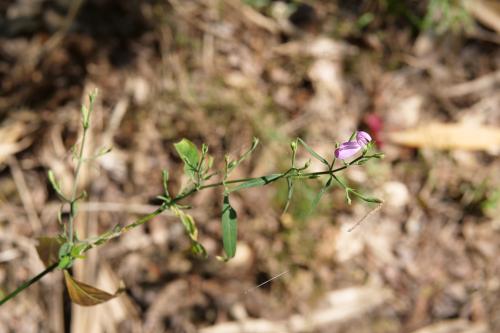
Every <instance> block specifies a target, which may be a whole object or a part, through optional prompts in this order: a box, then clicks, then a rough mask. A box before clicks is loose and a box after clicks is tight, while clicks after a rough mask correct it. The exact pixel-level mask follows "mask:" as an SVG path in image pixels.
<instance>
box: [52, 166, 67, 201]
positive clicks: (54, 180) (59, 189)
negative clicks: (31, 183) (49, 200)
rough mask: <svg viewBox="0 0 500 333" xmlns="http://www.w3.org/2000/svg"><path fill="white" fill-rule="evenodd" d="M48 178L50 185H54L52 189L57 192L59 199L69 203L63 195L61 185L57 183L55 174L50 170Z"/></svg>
mask: <svg viewBox="0 0 500 333" xmlns="http://www.w3.org/2000/svg"><path fill="white" fill-rule="evenodd" d="M47 176H48V177H49V182H50V185H52V188H53V189H54V191H56V193H57V195H58V196H59V198H60V199H62V200H64V201H68V199H66V197H65V196H64V193H62V190H61V185H59V182H58V181H57V179H56V176H55V175H54V172H53V171H52V170H49V172H48V173H47Z"/></svg>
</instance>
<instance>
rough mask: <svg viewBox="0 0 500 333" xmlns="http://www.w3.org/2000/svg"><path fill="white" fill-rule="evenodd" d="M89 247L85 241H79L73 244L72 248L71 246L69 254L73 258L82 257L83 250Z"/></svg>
mask: <svg viewBox="0 0 500 333" xmlns="http://www.w3.org/2000/svg"><path fill="white" fill-rule="evenodd" d="M88 247H90V245H89V244H88V243H87V242H80V243H78V244H75V245H74V246H73V247H72V248H71V256H72V257H73V258H81V257H82V254H83V252H85V250H86V249H87V248H88Z"/></svg>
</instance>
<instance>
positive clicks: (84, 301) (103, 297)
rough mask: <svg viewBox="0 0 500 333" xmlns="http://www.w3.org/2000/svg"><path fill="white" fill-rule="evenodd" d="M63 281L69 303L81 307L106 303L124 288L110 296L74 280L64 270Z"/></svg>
mask: <svg viewBox="0 0 500 333" xmlns="http://www.w3.org/2000/svg"><path fill="white" fill-rule="evenodd" d="M64 280H65V282H66V288H68V294H69V297H70V298H71V301H73V303H76V304H78V305H82V306H92V305H97V304H101V303H104V302H107V301H109V300H110V299H113V298H115V297H116V296H118V294H119V293H121V292H122V291H123V290H124V287H123V286H120V288H118V290H117V291H116V292H115V293H114V294H110V293H108V292H106V291H104V290H101V289H97V288H95V287H92V286H90V285H88V284H86V283H83V282H80V281H77V280H75V279H74V278H73V277H72V276H71V275H70V274H69V273H68V271H66V270H65V271H64Z"/></svg>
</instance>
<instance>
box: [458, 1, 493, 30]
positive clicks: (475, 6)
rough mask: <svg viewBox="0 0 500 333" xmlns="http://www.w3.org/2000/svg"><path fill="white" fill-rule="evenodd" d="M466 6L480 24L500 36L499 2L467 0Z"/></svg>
mask: <svg viewBox="0 0 500 333" xmlns="http://www.w3.org/2000/svg"><path fill="white" fill-rule="evenodd" d="M464 5H465V7H466V8H467V10H468V11H470V13H471V14H472V16H474V17H475V18H476V19H477V20H478V21H479V22H481V23H483V24H484V25H486V26H488V27H490V28H492V29H494V30H495V31H496V32H497V33H499V34H500V2H498V1H497V0H465V1H464Z"/></svg>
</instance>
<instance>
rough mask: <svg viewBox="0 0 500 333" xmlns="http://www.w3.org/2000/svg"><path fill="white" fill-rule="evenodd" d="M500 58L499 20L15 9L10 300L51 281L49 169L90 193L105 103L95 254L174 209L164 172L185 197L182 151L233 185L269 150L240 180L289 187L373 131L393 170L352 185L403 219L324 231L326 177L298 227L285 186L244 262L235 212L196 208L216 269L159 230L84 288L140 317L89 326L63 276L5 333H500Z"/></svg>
mask: <svg viewBox="0 0 500 333" xmlns="http://www.w3.org/2000/svg"><path fill="white" fill-rule="evenodd" d="M499 44H500V5H499V2H498V1H495V0H468V1H467V0H464V1H459V0H427V1H416V0H364V1H362V0H352V1H340V0H329V1H320V0H310V1H307V0H303V1H292V0H290V1H273V0H245V1H242V0H197V1H190V0H149V1H138V0H129V1H113V0H73V1H69V0H11V1H1V2H0V120H1V124H0V293H3V294H5V293H7V292H8V291H11V290H13V289H15V288H16V287H17V286H18V285H19V284H20V283H22V281H24V280H25V279H27V278H29V277H31V276H33V275H35V274H37V273H38V272H40V271H41V270H43V264H42V263H41V261H40V260H39V259H38V257H37V254H36V251H35V245H36V237H38V236H41V235H55V234H57V233H58V232H59V228H58V223H57V211H58V209H59V208H60V202H59V201H58V199H57V197H56V195H55V193H54V191H53V190H51V189H50V186H49V185H48V181H47V170H48V169H52V170H54V173H55V174H56V176H57V177H58V178H59V179H60V180H61V182H62V187H63V189H65V190H66V191H69V188H70V186H71V181H72V175H73V168H74V163H73V162H72V159H71V153H70V148H71V147H72V145H73V144H75V141H76V140H77V138H78V135H79V134H80V132H81V123H80V119H79V117H80V111H79V108H80V105H81V103H82V102H83V101H86V94H87V93H88V92H89V91H90V90H91V89H93V88H96V87H97V88H98V89H99V91H100V94H99V97H98V99H97V102H96V111H95V113H94V115H93V124H92V130H91V135H90V138H89V140H90V141H89V150H88V151H90V149H92V150H96V149H98V148H99V147H102V146H112V147H113V150H112V152H111V153H109V154H107V155H105V156H103V157H102V158H100V159H98V160H96V161H92V162H91V163H88V164H86V165H85V170H84V173H83V176H82V177H81V179H80V180H81V182H80V184H79V186H80V188H81V189H86V190H87V192H88V194H89V196H88V200H87V201H86V202H84V203H82V204H81V205H80V215H79V218H78V220H77V224H78V227H77V228H78V232H79V234H80V237H83V236H85V235H95V234H97V233H99V232H103V231H105V230H108V229H110V228H112V227H113V226H114V225H116V224H118V223H119V224H120V225H124V224H126V223H130V222H131V221H133V220H134V219H136V218H138V217H140V216H141V215H143V214H147V213H149V212H151V211H153V210H154V209H155V207H157V206H156V205H158V202H157V201H156V200H155V199H154V198H155V196H156V195H159V194H161V193H162V183H161V170H162V169H163V168H166V169H168V170H169V171H170V175H171V191H172V192H174V193H175V192H176V191H177V190H178V189H179V188H180V186H181V185H182V182H183V181H185V179H184V178H183V175H182V172H183V171H182V162H181V161H180V159H179V158H178V157H177V155H176V154H175V150H174V149H173V146H172V144H173V143H175V142H177V141H179V140H180V139H181V138H183V137H186V138H189V139H190V140H192V141H193V142H195V143H196V144H197V145H201V143H203V142H205V143H207V144H208V145H209V147H210V150H211V153H212V154H213V155H214V156H215V158H216V161H217V162H216V166H217V167H221V166H222V162H223V156H224V153H229V154H231V155H232V156H237V155H238V154H240V153H241V152H243V151H244V150H245V149H246V148H247V147H248V146H249V145H250V143H251V140H252V137H253V136H256V137H259V138H260V139H261V143H262V144H261V145H260V146H259V148H258V149H257V150H256V151H255V152H254V154H253V156H252V158H251V160H250V161H247V162H245V163H244V164H243V165H241V166H240V167H239V168H238V169H237V170H236V171H235V172H234V173H233V175H232V177H235V178H236V177H238V178H239V177H250V176H260V175H265V174H268V173H273V172H275V171H283V170H286V169H287V168H288V167H289V166H290V149H289V143H290V141H291V140H293V139H294V138H295V137H297V136H300V137H301V138H303V139H304V140H305V141H306V142H307V143H308V144H309V145H310V146H312V147H313V148H314V149H316V150H317V151H318V152H319V153H321V154H322V155H323V156H325V157H327V158H328V159H331V158H332V157H333V150H334V147H335V142H342V141H345V140H346V139H347V138H348V137H349V135H350V134H351V133H352V131H354V130H356V129H363V130H366V131H368V132H369V133H370V134H371V135H372V136H373V138H375V139H376V142H377V149H378V150H380V151H381V152H383V153H384V154H385V156H386V157H385V159H383V160H374V161H370V162H369V163H368V164H366V165H364V166H360V167H354V168H351V169H349V170H348V172H345V173H343V174H342V177H344V179H345V181H346V182H348V183H349V184H350V185H351V186H353V187H356V188H358V189H360V190H361V191H363V192H365V193H369V194H371V195H375V196H378V197H380V198H383V199H384V201H385V203H384V205H383V206H382V207H381V209H378V210H374V209H375V208H376V207H374V206H373V205H372V206H370V205H368V204H366V203H362V202H359V201H357V200H355V201H353V204H352V205H347V204H346V203H345V199H344V195H343V191H342V190H341V189H339V188H333V189H332V190H331V191H329V192H328V193H327V194H325V196H324V197H323V199H322V201H321V202H320V205H319V207H318V209H317V210H315V211H314V212H313V213H312V214H308V211H309V207H310V204H311V201H312V200H313V198H314V196H315V194H316V193H317V192H318V191H319V189H320V188H321V185H322V183H321V180H310V181H307V182H303V183H297V188H296V191H295V197H294V198H293V200H292V202H291V206H290V209H289V211H288V212H287V213H286V214H282V210H283V206H284V204H285V202H286V196H287V188H286V183H276V184H273V185H270V186H266V187H263V188H255V189H248V190H244V191H241V192H239V193H237V194H236V195H234V196H233V198H232V204H233V206H234V207H235V209H236V210H237V212H238V217H239V242H238V248H237V255H236V257H235V258H234V259H233V260H231V261H229V262H228V263H223V262H220V261H218V260H216V259H215V258H214V257H215V256H216V255H220V254H221V253H222V246H221V244H222V242H221V231H220V220H219V219H220V217H219V216H220V210H221V195H222V192H221V190H220V189H212V190H207V191H203V192H201V193H199V194H197V195H196V196H194V197H192V198H190V199H189V200H188V201H187V203H189V204H191V205H192V206H193V208H192V209H191V210H190V213H191V214H192V215H193V216H194V218H195V220H196V223H197V226H198V228H199V240H200V242H201V243H202V244H203V245H204V246H205V247H206V248H207V251H208V252H209V255H210V256H209V257H208V258H207V259H203V258H199V257H196V256H194V255H192V254H191V253H190V252H189V248H190V242H189V238H188V237H187V236H186V235H185V232H184V230H183V227H182V225H181V224H180V223H179V222H178V221H177V220H176V218H175V217H173V216H171V215H169V214H165V215H162V216H159V217H157V218H156V219H155V220H154V221H151V222H150V223H148V224H146V225H144V226H143V227H141V228H137V229H135V230H134V231H133V232H130V233H128V234H126V235H124V236H123V237H121V238H119V239H116V240H113V241H112V242H110V243H109V244H107V245H105V246H102V247H100V248H98V249H95V250H92V251H90V252H88V256H87V259H86V260H84V261H79V262H78V263H77V264H76V265H75V266H74V268H73V274H74V276H75V277H76V278H77V279H79V280H81V281H84V282H86V283H89V284H91V285H95V286H98V287H100V288H102V289H104V290H108V291H113V290H115V289H116V287H117V286H118V283H119V281H120V280H123V281H124V282H125V285H126V286H127V290H126V292H125V293H124V294H123V295H122V296H120V297H118V298H117V299H115V300H113V301H111V302H108V303H105V304H103V305H99V306H96V307H91V308H84V307H79V306H75V305H71V303H70V301H69V299H68V296H67V294H66V291H65V288H64V285H63V279H62V274H61V273H60V272H55V273H52V274H51V275H49V276H47V277H45V278H44V279H43V280H42V281H41V282H40V283H38V284H36V285H34V286H32V287H30V288H29V289H28V291H26V292H24V293H22V294H21V295H19V296H18V297H16V298H15V299H14V300H12V301H10V302H9V303H7V304H6V305H4V306H2V308H1V310H0V332H2V333H4V332H23V333H29V332H77V333H80V332H81V333H88V332H109V333H111V332H203V333H243V332H251V333H261V332H270V333H272V332H326V333H331V332H332V333H335V332H338V333H340V332H346V333H363V332H375V333H379V332H418V333H446V332H450V333H451V332H467V333H483V332H484V333H486V332H500V260H499V259H498V255H499V252H498V251H499V246H500V237H499V232H500V219H499V217H498V216H499V213H500V187H499V185H500V176H499V174H500V173H499V170H500V161H499V159H498V156H499V155H498V154H499V146H500V134H499V132H500V111H499V106H500V90H499V86H500V69H499V65H500V48H499ZM298 158H299V160H300V161H301V163H303V162H304V161H306V160H307V159H308V158H309V157H308V156H307V155H306V154H304V152H302V151H301V152H300V153H299V155H298ZM311 169H313V170H321V165H319V164H317V163H313V164H312V166H311ZM370 212H371V213H370ZM367 214H368V216H367ZM365 216H367V217H366V219H365V220H364V221H363V223H362V224H361V225H360V226H358V227H357V228H356V229H355V230H354V231H352V232H348V230H349V228H351V227H352V226H353V225H355V224H356V222H358V221H360V220H361V219H363V217H365ZM283 272H284V274H282V275H281V276H279V277H278V278H276V279H274V280H272V281H271V282H270V283H268V284H266V285H264V286H262V287H260V288H257V289H252V290H250V291H248V290H249V289H251V288H253V287H255V286H256V285H258V284H260V283H262V282H264V281H266V280H268V279H270V278H272V277H274V276H276V275H278V274H281V273H283ZM247 291H248V292H247Z"/></svg>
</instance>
